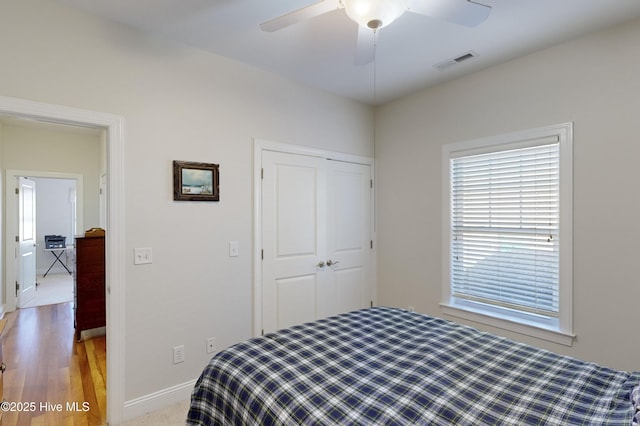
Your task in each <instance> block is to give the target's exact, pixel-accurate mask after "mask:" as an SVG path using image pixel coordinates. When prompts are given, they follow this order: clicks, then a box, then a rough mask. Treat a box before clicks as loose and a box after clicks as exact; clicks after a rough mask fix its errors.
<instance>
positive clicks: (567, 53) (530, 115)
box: [376, 21, 640, 370]
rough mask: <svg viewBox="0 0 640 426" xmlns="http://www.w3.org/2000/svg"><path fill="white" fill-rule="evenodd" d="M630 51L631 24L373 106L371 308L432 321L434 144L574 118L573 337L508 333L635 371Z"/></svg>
mask: <svg viewBox="0 0 640 426" xmlns="http://www.w3.org/2000/svg"><path fill="white" fill-rule="evenodd" d="M638 46H640V21H635V22H632V23H629V24H627V25H623V26H620V27H617V28H615V29H611V30H609V31H604V32H601V33H597V34H594V35H591V36H588V37H583V38H580V39H576V40H574V41H571V42H568V43H565V44H562V45H558V46H556V47H553V48H550V49H546V50H543V51H540V52H537V53H535V54H532V55H530V56H527V57H524V58H521V59H517V60H513V61H511V62H508V63H505V64H503V65H500V66H496V67H493V68H490V69H486V70H484V71H481V72H477V73H475V74H473V75H470V76H468V77H464V78H461V79H458V80H456V81H453V82H450V83H447V84H443V85H440V86H438V87H435V88H432V89H430V90H426V91H423V92H421V93H417V94H414V95H412V96H410V97H407V98H405V99H402V100H399V101H397V102H394V103H391V104H388V105H385V106H384V107H381V108H380V109H379V110H378V111H377V112H376V138H377V141H376V159H377V172H378V179H377V182H378V187H377V189H378V192H377V195H378V204H377V205H378V211H377V214H378V261H379V269H378V301H379V303H381V304H387V305H393V306H399V307H404V308H406V307H407V306H409V305H413V306H415V307H416V309H417V310H419V311H422V312H425V313H429V314H431V315H435V316H442V313H441V310H440V307H439V302H440V297H441V264H442V260H441V223H442V221H441V176H442V175H441V173H442V168H441V147H442V145H443V144H446V143H449V142H456V141H462V140H469V139H475V138H479V137H483V136H490V135H497V134H503V133H508V132H513V131H518V130H525V129H530V128H536V127H540V126H546V125H551V124H558V123H564V122H568V121H573V122H574V210H573V211H574V221H573V226H574V331H575V333H576V334H577V338H576V340H575V343H574V345H573V347H571V348H567V347H565V346H561V345H554V344H550V343H547V342H544V341H537V340H535V339H528V338H524V337H523V336H519V335H513V334H511V335H509V336H510V337H514V338H517V339H520V340H525V341H528V342H529V343H533V344H536V345H539V346H543V347H547V348H550V349H552V350H555V351H557V352H562V353H567V354H570V355H573V356H576V357H579V358H584V359H587V360H591V361H596V362H599V363H603V364H606V365H610V366H613V367H616V368H621V369H628V370H637V369H640V363H639V361H638V353H640V340H639V339H638V324H639V323H640V317H639V314H638V313H639V312H640V282H639V279H638V272H637V262H638V260H637V257H638V254H639V252H638V245H637V241H638V240H639V238H640V227H639V226H638V222H637V218H638V217H640V197H638V193H639V192H638V182H640V167H638V165H637V161H638V158H640V143H638V140H639V139H638V138H639V136H638V135H640V120H639V119H638V114H639V111H640V79H639V78H638V76H639V75H640V56H639V55H637V51H638ZM476 325H477V324H476ZM482 328H485V329H486V328H487V327H482ZM492 331H498V332H499V333H501V334H507V333H506V332H502V331H499V330H492Z"/></svg>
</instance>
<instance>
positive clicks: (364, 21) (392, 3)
mask: <svg viewBox="0 0 640 426" xmlns="http://www.w3.org/2000/svg"><path fill="white" fill-rule="evenodd" d="M342 3H343V4H344V10H345V12H346V13H347V16H349V18H351V19H353V20H354V21H356V22H357V23H358V24H359V25H362V26H364V27H368V28H371V29H373V30H377V29H379V28H382V27H385V26H387V25H389V24H390V23H392V22H393V21H395V20H396V19H398V18H399V17H400V16H401V15H402V14H403V13H404V12H405V11H406V10H407V8H408V7H409V0H342Z"/></svg>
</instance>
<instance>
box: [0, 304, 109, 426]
mask: <svg viewBox="0 0 640 426" xmlns="http://www.w3.org/2000/svg"><path fill="white" fill-rule="evenodd" d="M6 319H7V325H6V327H5V330H4V333H3V338H2V341H3V352H4V356H3V358H4V363H5V364H6V366H7V370H6V371H5V373H4V400H5V401H7V402H9V403H16V404H13V405H14V406H17V407H14V408H19V407H20V405H22V408H23V411H21V412H15V411H5V412H4V413H3V416H2V425H3V426H14V425H20V426H22V425H25V426H26V425H34V426H35V425H56V426H58V425H69V426H72V425H104V424H106V412H107V411H106V378H107V367H106V365H107V363H106V342H105V337H104V336H101V337H95V338H92V339H88V340H86V341H83V342H80V343H78V342H76V340H75V330H74V327H73V308H72V305H71V303H61V304H57V305H49V306H40V307H36V308H26V309H18V310H16V311H15V312H11V313H9V314H7V315H6ZM5 405H6V404H5ZM32 409H33V410H32Z"/></svg>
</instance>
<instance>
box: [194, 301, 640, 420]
mask: <svg viewBox="0 0 640 426" xmlns="http://www.w3.org/2000/svg"><path fill="white" fill-rule="evenodd" d="M639 408H640V372H638V371H636V372H625V371H618V370H614V369H610V368H606V367H603V366H600V365H597V364H593V363H589V362H584V361H580V360H577V359H574V358H570V357H566V356H562V355H558V354H555V353H552V352H548V351H545V350H542V349H538V348H534V347H532V346H528V345H524V344H521V343H517V342H514V341H512V340H508V339H505V338H501V337H498V336H496V335H493V334H489V333H485V332H481V331H479V330H477V329H474V328H471V327H467V326H462V325H459V324H456V323H453V322H450V321H446V320H443V319H438V318H433V317H429V316H426V315H422V314H418V313H414V312H409V311H404V310H400V309H393V308H386V307H375V308H369V309H363V310H359V311H354V312H349V313H346V314H342V315H338V316H334V317H330V318H326V319H322V320H319V321H316V322H312V323H308V324H303V325H299V326H295V327H291V328H287V329H284V330H280V331H277V332H275V333H271V334H267V335H265V336H262V337H257V338H253V339H249V340H247V341H245V342H242V343H239V344H236V345H233V346H231V347H229V348H227V349H225V350H224V351H222V352H220V353H218V354H216V356H214V357H213V358H212V359H211V361H210V362H209V364H208V365H207V366H206V367H205V369H204V371H203V372H202V374H201V376H200V378H199V379H198V380H197V382H196V385H195V387H194V389H193V392H192V395H191V405H190V409H189V412H188V417H187V422H186V423H187V425H616V426H620V425H636V424H638V421H639V419H640V412H639V411H638V410H639Z"/></svg>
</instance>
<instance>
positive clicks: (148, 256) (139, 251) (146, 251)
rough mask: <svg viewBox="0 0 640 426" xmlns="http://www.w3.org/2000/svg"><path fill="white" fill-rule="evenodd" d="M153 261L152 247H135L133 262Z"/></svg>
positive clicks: (137, 263)
mask: <svg viewBox="0 0 640 426" xmlns="http://www.w3.org/2000/svg"><path fill="white" fill-rule="evenodd" d="M152 261H153V252H152V250H151V248H150V247H143V248H135V249H133V264H134V265H143V264H145V263H151V262H152Z"/></svg>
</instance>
